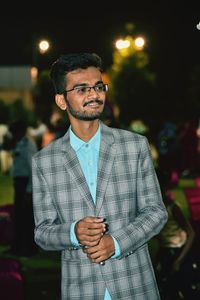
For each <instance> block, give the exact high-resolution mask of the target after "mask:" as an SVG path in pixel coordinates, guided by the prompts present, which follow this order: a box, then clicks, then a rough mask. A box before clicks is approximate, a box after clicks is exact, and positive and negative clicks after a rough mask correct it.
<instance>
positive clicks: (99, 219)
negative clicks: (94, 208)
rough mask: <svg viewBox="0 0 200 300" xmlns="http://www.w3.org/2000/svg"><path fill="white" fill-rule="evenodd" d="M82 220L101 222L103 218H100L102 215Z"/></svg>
mask: <svg viewBox="0 0 200 300" xmlns="http://www.w3.org/2000/svg"><path fill="white" fill-rule="evenodd" d="M83 220H84V221H86V222H88V223H102V222H103V221H104V218H102V217H86V218H84V219H83Z"/></svg>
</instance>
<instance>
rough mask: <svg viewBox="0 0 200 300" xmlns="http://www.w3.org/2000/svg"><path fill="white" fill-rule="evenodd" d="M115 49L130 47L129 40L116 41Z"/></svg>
mask: <svg viewBox="0 0 200 300" xmlns="http://www.w3.org/2000/svg"><path fill="white" fill-rule="evenodd" d="M115 45H116V48H117V49H119V50H120V49H126V48H128V47H130V41H129V40H117V41H116V43H115Z"/></svg>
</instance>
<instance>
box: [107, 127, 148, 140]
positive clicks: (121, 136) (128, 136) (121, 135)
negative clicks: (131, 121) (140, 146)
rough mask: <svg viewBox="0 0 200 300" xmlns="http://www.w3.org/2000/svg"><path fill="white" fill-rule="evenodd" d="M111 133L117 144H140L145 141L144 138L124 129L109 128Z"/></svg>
mask: <svg viewBox="0 0 200 300" xmlns="http://www.w3.org/2000/svg"><path fill="white" fill-rule="evenodd" d="M111 132H112V134H113V135H114V137H115V140H116V141H117V140H118V141H119V142H123V141H126V142H129V141H130V142H136V143H140V142H142V141H144V140H146V137H145V136H143V135H141V134H138V133H135V132H132V131H130V130H126V129H120V128H111Z"/></svg>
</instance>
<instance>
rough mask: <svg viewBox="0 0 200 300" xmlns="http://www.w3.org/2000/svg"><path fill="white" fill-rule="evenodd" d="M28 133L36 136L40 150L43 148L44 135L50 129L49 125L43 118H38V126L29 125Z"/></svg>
mask: <svg viewBox="0 0 200 300" xmlns="http://www.w3.org/2000/svg"><path fill="white" fill-rule="evenodd" d="M27 130H28V134H29V136H30V137H32V138H34V140H35V142H36V145H37V148H38V150H40V149H41V148H42V137H43V134H45V133H46V132H47V131H48V128H47V125H46V124H45V123H44V122H43V121H42V120H37V126H36V127H28V129H27Z"/></svg>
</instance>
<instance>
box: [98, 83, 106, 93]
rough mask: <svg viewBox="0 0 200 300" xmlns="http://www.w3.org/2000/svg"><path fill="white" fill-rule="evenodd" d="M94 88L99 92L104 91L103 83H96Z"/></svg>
mask: <svg viewBox="0 0 200 300" xmlns="http://www.w3.org/2000/svg"><path fill="white" fill-rule="evenodd" d="M96 90H97V91H99V92H103V91H104V85H103V84H98V85H96Z"/></svg>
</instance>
